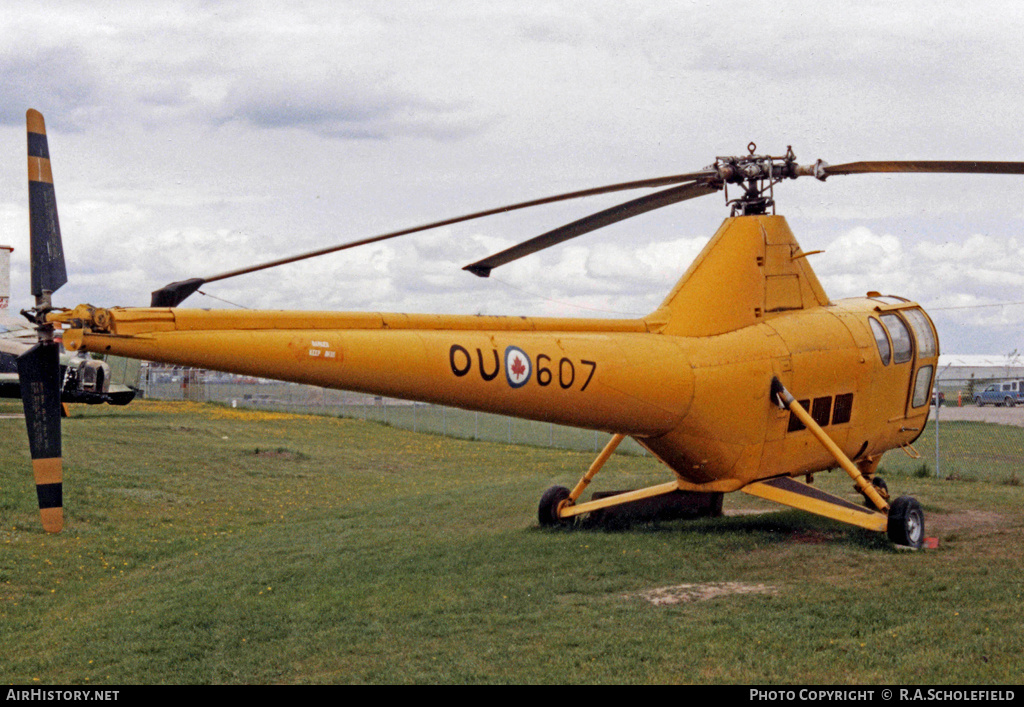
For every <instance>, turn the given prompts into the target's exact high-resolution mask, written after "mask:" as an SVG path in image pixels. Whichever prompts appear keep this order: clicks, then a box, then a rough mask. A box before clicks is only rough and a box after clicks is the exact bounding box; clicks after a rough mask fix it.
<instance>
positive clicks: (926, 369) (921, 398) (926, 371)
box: [911, 366, 932, 408]
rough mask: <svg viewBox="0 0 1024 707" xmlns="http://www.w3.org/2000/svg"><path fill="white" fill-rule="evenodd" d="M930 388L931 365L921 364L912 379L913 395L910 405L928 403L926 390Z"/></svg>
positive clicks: (918, 405) (917, 406)
mask: <svg viewBox="0 0 1024 707" xmlns="http://www.w3.org/2000/svg"><path fill="white" fill-rule="evenodd" d="M931 389H932V367H931V366H921V369H920V370H919V371H918V372H917V378H916V379H915V380H914V397H913V399H912V400H911V405H913V406H914V407H916V408H919V407H921V406H922V405H925V404H927V403H928V391H930V390H931Z"/></svg>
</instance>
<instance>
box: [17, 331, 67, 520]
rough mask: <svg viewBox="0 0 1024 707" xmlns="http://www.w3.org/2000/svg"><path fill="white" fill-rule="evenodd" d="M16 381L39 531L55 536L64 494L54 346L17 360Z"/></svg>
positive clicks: (56, 349)
mask: <svg viewBox="0 0 1024 707" xmlns="http://www.w3.org/2000/svg"><path fill="white" fill-rule="evenodd" d="M18 378H19V379H20V381H21V402H22V405H23V406H24V409H25V426H26V428H27V429H28V444H29V452H30V453H31V455H32V473H33V475H34V476H35V480H36V496H37V497H38V499H39V513H40V515H41V516H42V520H43V529H44V530H45V531H46V532H48V533H58V532H60V530H61V529H62V528H63V527H64V493H63V463H62V460H61V436H60V427H61V424H60V412H61V410H60V351H59V347H58V345H57V343H56V342H54V341H43V342H40V343H38V344H36V345H35V346H33V347H32V348H31V349H29V350H28V351H27V352H25V353H24V354H22V355H21V356H19V357H18Z"/></svg>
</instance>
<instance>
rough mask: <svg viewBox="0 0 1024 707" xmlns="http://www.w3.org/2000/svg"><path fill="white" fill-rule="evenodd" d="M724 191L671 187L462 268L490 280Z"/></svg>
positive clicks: (702, 185)
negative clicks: (599, 233) (503, 268)
mask: <svg viewBox="0 0 1024 707" xmlns="http://www.w3.org/2000/svg"><path fill="white" fill-rule="evenodd" d="M719 189H721V186H720V185H719V184H717V183H714V182H705V181H701V182H695V183H691V184H683V185H681V186H678V187H672V188H671V189H665V190H664V191H660V192H657V193H656V194H650V195H648V196H642V197H640V198H639V199H634V200H632V201H627V202H625V203H623V204H619V205H618V206H613V207H611V208H610V209H605V210H604V211H598V212H597V213H596V214H591V215H590V216H586V217H585V218H581V219H580V220H578V221H573V222H572V223H569V224H566V225H565V226H560V227H559V228H556V229H554V230H553V231H548V232H547V233H543V234H541V235H539V236H536V237H534V238H531V239H530V240H528V241H524V242H522V243H520V244H518V245H514V246H512V247H511V248H508V249H506V250H503V251H501V252H500V253H495V254H494V255H490V256H488V257H486V258H484V259H483V260H478V261H477V262H475V263H471V264H470V265H467V266H466V267H464V268H463V270H468V271H469V272H471V273H473V274H474V275H478V276H480V277H488V276H489V275H490V274H491V270H493V269H494V268H496V267H498V266H500V265H505V264H506V263H510V262H512V261H513V260H518V259H519V258H522V257H525V256H527V255H530V254H532V253H536V252H537V251H539V250H543V249H545V248H550V247H551V246H553V245H558V244H559V243H563V242H564V241H567V240H569V239H571V238H575V237H577V236H582V235H583V234H584V233H590V232H591V231H596V230H597V229H599V228H604V227H605V226H609V225H611V224H613V223H617V222H618V221H624V220H626V219H627V218H632V217H633V216H639V215H640V214H642V213H646V212H648V211H653V210H654V209H660V208H661V207H663V206H669V205H670V204H676V203H678V202H680V201H686V200H687V199H693V198H696V197H698V196H704V195H705V194H711V193H713V192H716V191H718V190H719Z"/></svg>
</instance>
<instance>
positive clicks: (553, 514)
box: [537, 486, 569, 528]
mask: <svg viewBox="0 0 1024 707" xmlns="http://www.w3.org/2000/svg"><path fill="white" fill-rule="evenodd" d="M567 498H569V489H567V488H565V487H564V486H552V487H551V488H549V489H548V490H547V491H545V492H544V495H543V496H541V497H540V505H539V506H537V520H538V521H540V524H541V527H545V528H550V527H552V526H556V525H568V521H567V520H565V519H563V518H559V517H558V505H559V504H560V503H561V502H562V501H564V500H566V499H567Z"/></svg>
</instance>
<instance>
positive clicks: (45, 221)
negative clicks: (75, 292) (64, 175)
mask: <svg viewBox="0 0 1024 707" xmlns="http://www.w3.org/2000/svg"><path fill="white" fill-rule="evenodd" d="M25 122H26V125H27V128H28V131H27V132H28V212H29V232H30V234H31V235H30V246H31V247H30V250H31V261H32V268H31V269H32V294H33V295H35V296H36V297H41V296H42V295H43V293H44V292H50V293H53V292H56V291H57V290H58V289H60V287H61V285H63V284H64V283H65V282H67V281H68V274H67V269H66V268H65V266H64V248H63V246H62V245H61V240H60V223H59V222H58V220H57V197H56V195H55V193H54V190H53V172H52V171H51V169H50V149H49V146H48V145H47V141H46V124H45V123H44V122H43V116H42V114H41V113H40V112H39V111H37V110H31V109H30V110H29V111H28V112H27V113H26V114H25Z"/></svg>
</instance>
